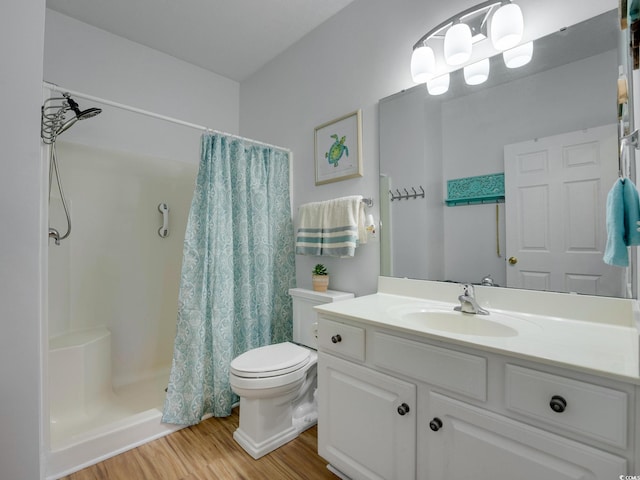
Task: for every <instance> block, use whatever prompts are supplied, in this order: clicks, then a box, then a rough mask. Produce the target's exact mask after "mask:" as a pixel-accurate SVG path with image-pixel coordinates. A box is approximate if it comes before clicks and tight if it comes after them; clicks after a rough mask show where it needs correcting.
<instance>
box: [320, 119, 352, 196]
mask: <svg viewBox="0 0 640 480" xmlns="http://www.w3.org/2000/svg"><path fill="white" fill-rule="evenodd" d="M314 148H315V154H314V158H315V172H316V185H324V184H325V183H331V182H339V181H341V180H347V179H349V178H356V177H362V175H363V174H362V111H361V110H356V111H355V112H351V113H348V114H346V115H344V116H342V117H340V118H336V119H335V120H331V121H330V122H327V123H324V124H322V125H320V126H318V127H316V128H315V136H314Z"/></svg>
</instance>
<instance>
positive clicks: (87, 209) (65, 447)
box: [42, 94, 199, 478]
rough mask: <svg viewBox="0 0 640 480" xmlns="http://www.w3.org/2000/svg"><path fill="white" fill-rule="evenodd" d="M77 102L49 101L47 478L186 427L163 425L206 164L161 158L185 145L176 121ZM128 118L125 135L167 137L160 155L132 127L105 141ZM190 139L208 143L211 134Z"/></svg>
mask: <svg viewBox="0 0 640 480" xmlns="http://www.w3.org/2000/svg"><path fill="white" fill-rule="evenodd" d="M74 97H75V95H74V94H71V95H63V96H59V95H58V97H51V98H50V99H49V100H47V101H45V104H44V106H43V124H42V138H43V143H44V144H45V146H44V147H43V157H44V158H45V159H46V160H45V161H46V162H47V163H48V164H49V166H50V168H49V170H50V177H49V190H50V192H49V249H48V315H47V316H48V322H47V330H48V335H49V351H48V362H47V377H48V389H47V395H46V396H45V398H47V397H48V404H49V417H50V418H49V424H48V434H49V435H48V437H49V454H48V459H47V472H46V474H47V478H58V477H59V476H62V475H65V474H68V473H70V472H73V471H76V470H79V469H81V468H83V467H85V466H88V465H91V464H93V463H96V462H98V461H101V460H103V459H105V458H108V457H110V456H112V455H115V454H117V453H120V452H122V451H125V450H127V449H129V448H132V447H134V446H137V445H140V444H142V443H145V442H147V441H149V440H151V439H153V438H157V437H160V436H162V435H165V434H167V433H170V432H172V431H175V430H176V429H178V428H179V427H177V426H175V425H167V424H162V423H161V421H160V419H161V415H162V412H161V410H162V405H163V402H164V398H165V388H166V386H167V382H168V378H169V370H170V366H171V360H172V355H173V339H174V335H175V327H176V315H177V302H178V289H179V281H180V269H181V260H182V247H183V242H184V231H185V227H186V221H187V217H188V211H189V207H190V202H191V197H192V194H193V188H194V182H195V177H196V174H197V160H198V158H197V152H196V155H195V156H193V157H192V155H191V154H192V153H193V152H185V153H184V155H183V156H182V158H175V155H174V156H173V157H174V158H169V157H167V156H166V155H159V154H158V148H157V147H158V145H157V143H158V142H160V141H161V140H160V138H169V137H171V135H172V133H171V132H173V133H175V137H176V138H178V139H179V137H180V135H181V133H180V132H179V131H178V132H176V131H175V130H176V126H175V125H171V126H167V125H164V126H157V125H144V120H143V119H141V120H138V119H137V118H136V119H132V117H137V116H136V115H135V113H131V112H124V113H123V112H122V109H118V108H109V106H108V105H101V107H102V108H97V107H95V106H90V107H89V108H87V109H85V110H80V108H79V106H78V102H81V103H84V102H86V100H84V101H83V100H82V99H78V100H76V99H75V98H74ZM101 110H104V112H103V113H102V114H101V115H100V116H98V117H96V119H91V120H88V121H86V122H85V121H83V122H78V120H84V119H88V118H91V117H93V116H96V115H97V114H98V113H100V112H101ZM69 115H71V118H70V119H67V118H65V117H67V116H69ZM122 115H129V118H128V120H127V122H125V123H127V124H128V125H129V128H127V129H125V130H132V129H131V128H130V126H131V125H132V124H135V125H136V128H135V129H133V130H134V131H133V132H131V133H129V135H130V136H136V137H139V136H140V135H141V132H145V131H146V132H154V131H155V135H156V136H157V137H158V138H157V139H155V140H151V141H150V142H149V144H150V145H153V144H156V145H155V146H156V148H155V149H153V148H150V149H149V154H145V152H144V151H142V150H144V149H142V150H141V149H139V148H138V149H133V148H127V140H126V135H127V133H126V131H125V132H117V135H120V138H121V140H118V141H117V142H114V141H113V140H112V139H111V140H109V141H108V142H107V141H102V142H97V141H94V139H96V138H98V139H99V138H102V136H107V137H108V136H113V135H115V133H114V132H113V131H111V132H110V129H112V127H113V129H114V130H115V129H116V125H117V124H118V121H115V120H113V118H114V117H118V116H122ZM109 117H111V120H109ZM103 118H104V120H103ZM154 121H155V122H157V123H167V122H163V121H158V120H154ZM163 129H164V130H163ZM67 130H68V131H67ZM178 130H179V129H178ZM188 135H189V140H188V143H191V142H193V145H197V144H198V135H199V132H197V131H195V132H194V131H193V129H190V132H189V133H188ZM138 143H140V142H138ZM184 157H189V158H184ZM71 225H73V228H71ZM46 430H47V429H46V428H45V432H46Z"/></svg>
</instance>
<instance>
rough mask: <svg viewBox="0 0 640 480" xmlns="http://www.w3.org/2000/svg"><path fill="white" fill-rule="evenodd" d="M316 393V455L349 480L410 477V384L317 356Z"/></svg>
mask: <svg viewBox="0 0 640 480" xmlns="http://www.w3.org/2000/svg"><path fill="white" fill-rule="evenodd" d="M318 392H319V399H318V451H319V453H320V455H321V456H322V457H324V458H325V459H326V460H328V461H329V462H330V463H331V464H332V465H333V466H334V467H336V468H337V469H339V470H341V471H342V472H343V473H345V474H346V475H348V476H349V477H351V478H353V479H354V480H355V479H368V480H374V479H386V480H392V479H412V478H415V471H416V413H415V410H416V386H415V385H413V384H410V383H407V382H404V381H401V380H398V379H395V378H393V377H390V376H388V375H384V374H381V373H378V372H375V371H374V370H371V369H369V368H365V367H362V366H360V365H356V364H353V363H351V362H347V361H344V360H341V359H338V358H336V357H334V356H332V355H328V354H325V353H322V352H321V353H320V354H319V358H318Z"/></svg>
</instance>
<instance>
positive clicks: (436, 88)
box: [427, 73, 449, 95]
mask: <svg viewBox="0 0 640 480" xmlns="http://www.w3.org/2000/svg"><path fill="white" fill-rule="evenodd" d="M448 90H449V74H448V73H445V74H444V75H440V76H439V77H434V78H431V79H429V80H427V91H428V92H429V94H430V95H442V94H443V93H446V92H447V91H448Z"/></svg>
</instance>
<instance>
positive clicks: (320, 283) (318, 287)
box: [311, 263, 329, 292]
mask: <svg viewBox="0 0 640 480" xmlns="http://www.w3.org/2000/svg"><path fill="white" fill-rule="evenodd" d="M311 274H312V275H311V280H312V283H313V289H314V290H315V291H316V292H326V291H327V288H328V287H329V272H328V271H327V267H325V266H324V265H322V264H321V263H318V264H317V265H316V266H315V267H313V270H312V271H311Z"/></svg>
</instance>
